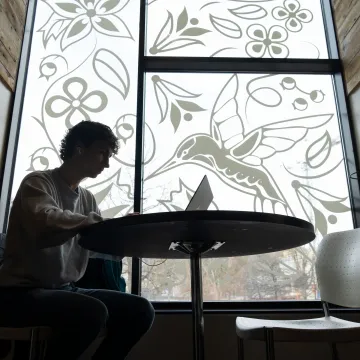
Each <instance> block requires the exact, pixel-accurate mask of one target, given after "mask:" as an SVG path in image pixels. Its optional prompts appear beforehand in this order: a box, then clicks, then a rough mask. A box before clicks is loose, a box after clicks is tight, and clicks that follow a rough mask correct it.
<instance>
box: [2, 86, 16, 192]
mask: <svg viewBox="0 0 360 360" xmlns="http://www.w3.org/2000/svg"><path fill="white" fill-rule="evenodd" d="M12 98H13V93H12V92H11V91H10V90H9V88H8V87H6V86H5V85H4V84H3V83H2V80H1V79H0V169H1V171H0V185H1V184H2V176H3V168H4V162H5V154H6V146H7V134H8V130H9V125H10V116H11V112H12V103H13V101H12Z"/></svg>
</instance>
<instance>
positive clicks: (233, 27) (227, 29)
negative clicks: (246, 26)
mask: <svg viewBox="0 0 360 360" xmlns="http://www.w3.org/2000/svg"><path fill="white" fill-rule="evenodd" d="M209 17H210V22H211V24H212V26H213V27H214V28H215V29H216V30H217V31H218V32H219V33H220V34H222V35H224V36H227V37H229V38H232V39H240V38H241V36H242V31H241V28H240V26H239V25H238V24H236V23H235V22H234V21H231V20H227V19H223V18H219V17H216V16H213V15H211V14H210V15H209Z"/></svg>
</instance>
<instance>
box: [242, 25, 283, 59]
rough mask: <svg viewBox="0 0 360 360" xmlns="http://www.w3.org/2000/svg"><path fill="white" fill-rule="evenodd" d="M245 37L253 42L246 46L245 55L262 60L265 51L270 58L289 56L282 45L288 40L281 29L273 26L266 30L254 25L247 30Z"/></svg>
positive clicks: (261, 26)
mask: <svg viewBox="0 0 360 360" xmlns="http://www.w3.org/2000/svg"><path fill="white" fill-rule="evenodd" d="M247 35H248V36H249V38H250V39H252V40H253V41H250V42H249V43H248V44H247V45H246V53H247V54H248V55H249V56H250V57H254V58H262V57H264V55H265V54H266V52H267V51H268V52H269V54H270V56H271V57H272V58H286V57H288V56H289V49H288V47H287V46H286V45H284V44H282V43H283V42H284V41H286V40H287V38H288V33H287V31H286V30H285V29H284V28H283V27H281V26H277V25H275V26H272V27H271V28H270V29H269V30H266V28H265V27H264V26H263V25H260V24H254V25H251V26H249V28H248V29H247Z"/></svg>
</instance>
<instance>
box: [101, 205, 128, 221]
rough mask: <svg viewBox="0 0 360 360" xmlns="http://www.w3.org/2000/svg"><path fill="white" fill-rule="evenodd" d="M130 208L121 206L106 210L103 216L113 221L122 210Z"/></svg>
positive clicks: (102, 213)
mask: <svg viewBox="0 0 360 360" xmlns="http://www.w3.org/2000/svg"><path fill="white" fill-rule="evenodd" d="M128 206H129V205H119V206H115V207H112V208H110V209H106V210H104V211H102V212H101V216H102V217H103V218H105V219H112V218H114V217H115V216H116V215H118V214H119V212H120V211H121V210H123V209H125V208H127V207H128Z"/></svg>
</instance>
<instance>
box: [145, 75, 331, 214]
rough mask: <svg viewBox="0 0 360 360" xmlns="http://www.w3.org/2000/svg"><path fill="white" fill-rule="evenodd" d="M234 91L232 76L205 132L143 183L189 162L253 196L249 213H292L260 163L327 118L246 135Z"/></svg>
mask: <svg viewBox="0 0 360 360" xmlns="http://www.w3.org/2000/svg"><path fill="white" fill-rule="evenodd" d="M238 90H239V81H238V77H237V75H236V74H234V75H232V76H231V78H230V80H229V81H228V82H227V83H226V84H225V86H224V87H223V89H222V91H221V92H220V94H219V96H218V98H217V99H216V101H215V105H214V108H213V110H212V113H211V119H210V134H205V133H203V134H201V133H199V134H194V135H191V136H188V137H187V138H186V139H184V140H183V141H182V142H181V144H180V145H179V146H178V147H177V149H176V151H175V153H174V154H173V156H172V157H171V158H170V159H169V160H168V161H166V163H165V164H163V165H162V166H161V167H160V168H159V169H157V170H156V171H155V172H154V173H152V174H151V175H150V176H149V177H148V178H147V179H146V180H149V179H151V178H153V177H155V176H158V175H160V174H163V173H165V172H168V171H170V170H172V169H174V168H176V167H178V166H181V165H184V164H193V165H196V166H201V167H203V168H205V169H207V170H209V171H211V172H213V173H214V174H216V176H218V178H219V179H220V180H221V181H223V182H224V183H225V184H226V185H228V186H230V187H232V188H234V189H235V190H238V191H241V192H244V193H247V194H250V195H253V196H254V210H255V211H260V212H262V211H263V210H264V204H265V203H266V204H267V205H269V204H271V208H272V212H276V213H279V214H284V215H294V213H293V211H292V210H291V208H290V206H289V204H288V202H287V201H286V198H285V197H284V195H283V194H282V192H281V190H280V188H279V187H278V186H277V184H276V182H275V180H274V179H273V177H272V176H271V174H270V173H269V171H268V170H267V168H266V167H265V165H264V162H263V160H265V159H268V158H270V157H272V156H273V155H275V154H276V153H280V152H285V151H288V150H290V149H291V148H292V147H293V146H295V144H296V143H298V142H299V141H301V140H302V139H303V138H304V137H305V136H306V135H307V133H308V131H309V130H310V129H315V128H318V127H321V126H323V125H325V124H326V123H328V122H329V121H330V120H331V118H332V117H333V114H323V115H316V116H308V117H301V118H295V119H291V120H284V121H278V122H275V123H272V124H268V125H265V126H261V127H259V128H257V129H255V130H252V131H250V132H246V131H244V125H243V121H242V119H241V116H240V115H239V109H238V102H237V100H236V97H237V94H238ZM266 208H267V209H268V208H269V206H266Z"/></svg>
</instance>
